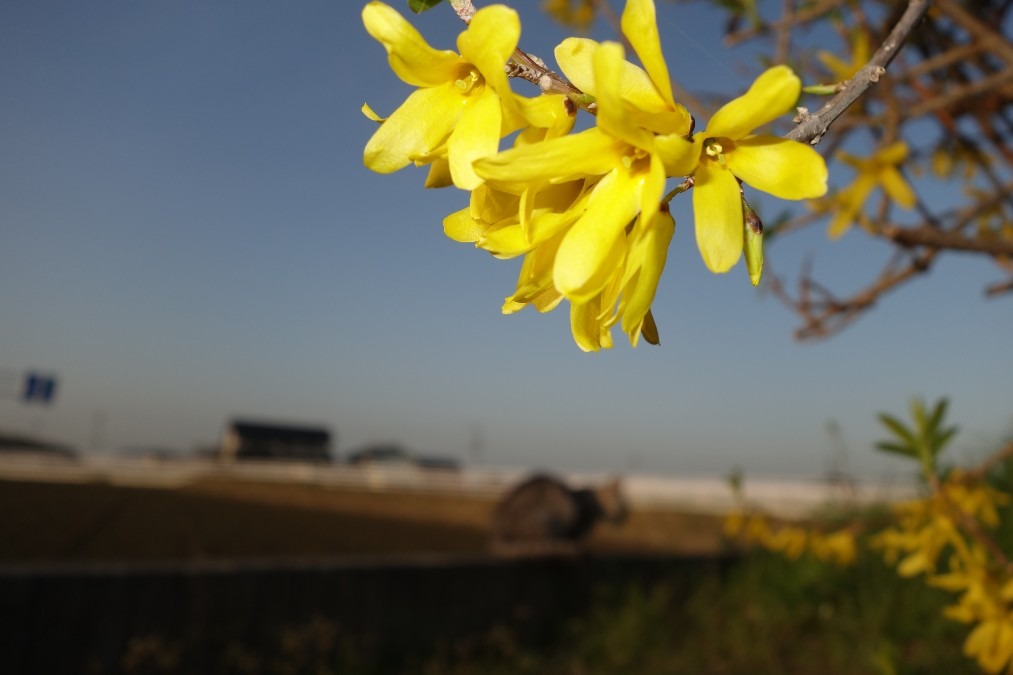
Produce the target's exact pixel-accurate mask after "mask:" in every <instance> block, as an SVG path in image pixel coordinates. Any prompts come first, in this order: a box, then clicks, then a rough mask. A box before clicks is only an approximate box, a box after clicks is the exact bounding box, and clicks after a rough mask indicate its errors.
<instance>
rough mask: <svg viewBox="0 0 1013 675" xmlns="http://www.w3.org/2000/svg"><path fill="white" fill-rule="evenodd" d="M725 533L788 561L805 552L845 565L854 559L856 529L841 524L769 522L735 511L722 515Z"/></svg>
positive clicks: (752, 514)
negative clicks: (834, 527) (829, 526)
mask: <svg viewBox="0 0 1013 675" xmlns="http://www.w3.org/2000/svg"><path fill="white" fill-rule="evenodd" d="M724 531H725V534H726V535H727V536H729V537H733V538H736V539H738V540H739V541H740V542H742V543H743V544H746V545H752V544H755V545H758V546H761V547H763V548H765V549H766V550H768V551H771V552H773V553H779V554H781V555H783V556H784V557H786V558H788V559H790V560H797V559H798V558H801V557H802V556H803V555H804V554H808V555H811V556H812V557H813V558H815V559H816V560H819V561H820V562H826V563H832V564H835V565H841V566H846V565H850V564H851V563H853V562H854V561H855V553H856V544H855V531H854V529H853V528H850V527H843V528H840V529H837V530H833V531H830V532H823V531H821V530H819V529H816V528H810V527H804V526H801V525H787V524H781V525H776V526H775V525H772V524H771V522H770V520H769V518H767V516H765V515H763V514H761V513H748V514H747V513H744V512H742V511H734V512H732V513H730V514H729V515H728V516H726V517H725V523H724Z"/></svg>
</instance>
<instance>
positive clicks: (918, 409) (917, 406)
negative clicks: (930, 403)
mask: <svg viewBox="0 0 1013 675" xmlns="http://www.w3.org/2000/svg"><path fill="white" fill-rule="evenodd" d="M911 417H912V418H913V419H914V421H915V429H916V430H917V431H918V435H920V436H924V434H925V431H926V427H925V404H924V403H923V402H922V400H921V399H920V398H913V399H911Z"/></svg>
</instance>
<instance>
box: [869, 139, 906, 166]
mask: <svg viewBox="0 0 1013 675" xmlns="http://www.w3.org/2000/svg"><path fill="white" fill-rule="evenodd" d="M907 152H908V149H907V143H905V142H904V141H896V142H895V143H891V144H890V145H888V146H886V147H885V148H883V149H882V150H880V151H878V152H877V153H876V154H875V155H874V157H875V158H876V161H878V162H881V163H883V164H900V163H901V162H903V161H904V160H905V159H907Z"/></svg>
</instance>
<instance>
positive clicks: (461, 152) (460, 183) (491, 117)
mask: <svg viewBox="0 0 1013 675" xmlns="http://www.w3.org/2000/svg"><path fill="white" fill-rule="evenodd" d="M501 120H502V112H501V111H500V103H499V96H497V95H496V92H494V91H493V90H492V89H489V88H488V87H487V88H485V89H484V90H483V91H482V92H481V93H480V94H477V95H473V96H471V97H469V100H468V105H467V106H465V108H464V111H463V112H462V113H461V118H460V120H459V121H458V123H457V126H456V127H454V130H453V132H452V133H451V134H450V138H449V139H448V140H447V158H448V159H449V160H450V175H451V176H452V177H453V179H454V185H456V186H457V187H459V188H461V189H462V190H474V189H475V188H477V187H478V186H479V185H481V184H482V179H481V178H479V176H478V174H476V173H475V169H474V168H473V167H472V162H474V161H475V160H476V159H481V158H483V157H489V156H490V155H494V154H496V151H497V150H499V128H500V122H501Z"/></svg>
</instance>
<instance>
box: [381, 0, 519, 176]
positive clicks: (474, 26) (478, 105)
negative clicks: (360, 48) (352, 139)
mask: <svg viewBox="0 0 1013 675" xmlns="http://www.w3.org/2000/svg"><path fill="white" fill-rule="evenodd" d="M362 20H363V24H364V25H365V27H366V30H367V31H368V32H369V34H370V35H371V36H373V37H374V38H375V39H376V40H377V41H379V42H380V43H381V44H382V45H383V46H384V48H385V49H386V50H387V60H388V61H389V63H390V66H391V68H392V69H393V70H394V72H395V73H396V74H397V76H398V77H400V78H401V79H402V80H404V81H405V82H406V83H408V84H411V85H414V86H416V87H418V89H416V90H415V91H414V92H412V93H411V94H410V95H409V96H408V98H407V99H406V100H405V102H404V103H403V104H402V105H401V107H400V108H398V109H397V110H396V111H394V113H393V114H392V115H391V116H390V117H388V118H387V119H386V120H385V121H384V122H383V123H382V124H381V125H380V128H379V130H377V132H376V133H375V134H374V135H373V137H372V138H371V139H369V142H368V143H367V144H366V150H365V153H364V154H363V161H364V163H365V165H366V166H367V167H369V168H370V169H372V170H373V171H377V172H379V173H392V172H394V171H397V170H398V169H402V168H404V167H406V166H408V165H409V164H411V163H413V162H414V163H416V164H430V163H432V162H434V161H435V160H437V159H441V158H444V157H445V158H446V159H447V161H448V162H449V172H450V176H451V178H452V179H453V182H454V184H455V185H457V186H458V187H460V188H462V189H466V190H471V189H474V188H476V187H478V186H479V185H480V184H481V182H482V181H481V179H480V178H478V176H476V175H475V172H474V170H473V169H472V162H473V161H474V160H475V159H478V158H480V157H485V156H487V155H491V154H493V153H495V152H496V151H497V150H498V149H499V139H500V137H501V132H502V127H503V122H504V117H505V116H506V117H513V118H516V117H517V116H518V115H519V112H518V111H517V109H516V102H515V101H514V100H513V95H512V94H511V92H510V85H509V83H508V81H507V76H506V73H505V71H504V67H505V66H506V63H507V60H508V59H509V58H510V56H511V55H512V54H513V52H514V49H515V48H516V47H517V40H518V39H519V38H520V33H521V25H520V19H519V18H518V16H517V13H516V12H515V11H514V10H512V9H510V8H508V7H505V6H503V5H491V6H489V7H483V8H482V9H480V10H479V11H478V12H476V13H475V15H474V17H472V20H471V23H470V24H469V25H468V28H467V30H465V31H464V32H463V33H461V35H460V36H459V37H458V39H457V47H458V49H459V50H460V52H461V54H460V55H458V54H456V53H454V52H452V51H445V50H436V49H433V48H432V47H430V46H429V44H428V43H427V42H426V41H425V40H424V39H423V38H422V36H421V35H419V33H418V31H416V30H415V28H414V27H412V25H411V24H410V23H408V22H407V21H406V20H405V19H404V17H402V16H401V15H400V14H399V13H398V12H397V11H396V10H394V9H393V8H391V7H389V6H388V5H385V4H383V3H382V2H371V3H369V4H368V5H366V6H365V8H363V10H362ZM508 132H509V129H508Z"/></svg>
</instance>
